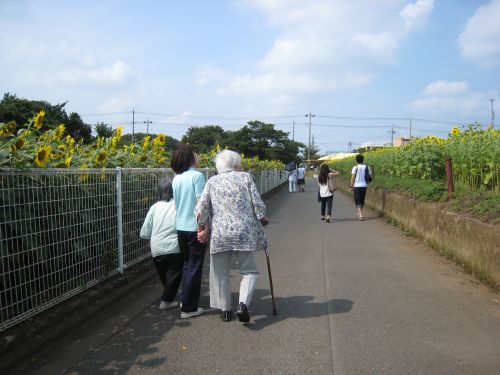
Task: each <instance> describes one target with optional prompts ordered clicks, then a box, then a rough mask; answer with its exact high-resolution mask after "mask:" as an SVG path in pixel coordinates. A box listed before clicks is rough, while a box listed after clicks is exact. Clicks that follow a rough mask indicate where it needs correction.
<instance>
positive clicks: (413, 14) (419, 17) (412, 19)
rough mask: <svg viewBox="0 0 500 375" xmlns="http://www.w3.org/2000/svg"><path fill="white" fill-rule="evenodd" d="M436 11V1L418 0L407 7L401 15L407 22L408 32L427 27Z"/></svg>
mask: <svg viewBox="0 0 500 375" xmlns="http://www.w3.org/2000/svg"><path fill="white" fill-rule="evenodd" d="M433 9H434V0H417V2H415V3H411V4H408V5H406V6H405V7H404V8H403V10H402V11H401V12H400V13H399V15H400V16H401V18H403V20H404V22H405V27H406V29H407V30H413V29H419V28H422V27H424V26H425V24H426V23H427V20H428V19H429V16H430V15H431V13H432V10H433Z"/></svg>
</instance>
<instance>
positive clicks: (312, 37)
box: [0, 0, 500, 152]
mask: <svg viewBox="0 0 500 375" xmlns="http://www.w3.org/2000/svg"><path fill="white" fill-rule="evenodd" d="M498 20H500V0H490V1H480V0H410V1H405V0H373V1H369V0H363V1H362V0H351V1H344V0H337V1H336V0H233V1H222V0H221V1H183V2H174V1H142V2H137V1H131V0H130V1H118V0H102V1H97V0H94V1H93V0H87V1H50V0H45V1H42V0H2V1H1V2H0V31H1V33H0V48H1V50H2V51H3V52H2V54H1V56H0V91H1V92H2V93H4V92H11V93H16V94H17V95H18V96H20V97H25V98H29V99H44V100H48V101H49V102H51V103H60V102H65V101H67V102H68V104H67V106H66V107H67V109H68V110H69V111H76V112H78V113H80V114H82V115H83V118H84V120H85V121H87V122H88V123H95V122H97V121H103V122H107V123H109V124H111V125H113V126H118V124H123V125H124V126H125V131H126V132H127V131H130V130H131V124H130V123H131V121H132V114H131V111H132V108H135V110H136V111H137V112H138V113H137V114H136V116H135V120H136V121H137V124H136V131H143V130H144V128H145V125H144V121H145V120H147V119H148V118H149V119H150V120H151V121H153V124H152V126H151V127H152V129H151V130H152V131H153V132H160V131H162V132H164V133H166V134H167V135H171V136H174V137H176V138H181V137H182V135H183V134H184V132H185V130H186V129H187V127H188V126H195V125H205V124H219V125H221V126H223V127H225V128H226V129H228V130H235V129H237V128H238V127H241V126H242V125H244V124H245V123H246V121H249V120H253V119H261V120H262V121H266V122H271V123H275V124H276V126H277V127H278V128H280V129H283V130H285V131H287V132H290V133H291V132H292V123H293V122H294V121H295V122H296V124H295V139H296V140H299V141H302V142H304V143H307V142H308V119H307V118H305V117H304V115H305V114H306V113H309V112H312V113H314V114H315V115H316V117H314V118H313V121H312V134H313V136H314V139H315V142H316V143H317V144H318V145H319V146H320V148H321V150H322V151H323V152H326V151H335V150H338V151H341V150H345V149H346V148H347V147H348V146H347V144H348V142H352V143H353V144H354V145H355V146H356V145H361V144H365V143H370V142H373V143H383V142H388V141H389V140H390V133H389V131H390V127H391V126H394V127H395V131H396V136H400V135H408V134H409V124H410V121H409V120H407V118H410V117H411V118H414V120H412V133H413V134H414V135H426V134H435V135H439V136H446V135H447V133H448V131H449V129H450V128H451V127H452V126H453V125H452V124H454V123H459V124H464V123H470V122H476V121H478V122H480V123H482V124H487V123H489V121H490V102H489V101H488V94H489V92H491V91H493V92H497V93H499V92H500V21H498ZM498 103H499V102H498V101H497V102H496V107H498V105H499V104H498ZM417 119H418V120H417ZM421 120H426V121H421ZM498 121H500V120H497V121H496V122H497V123H498Z"/></svg>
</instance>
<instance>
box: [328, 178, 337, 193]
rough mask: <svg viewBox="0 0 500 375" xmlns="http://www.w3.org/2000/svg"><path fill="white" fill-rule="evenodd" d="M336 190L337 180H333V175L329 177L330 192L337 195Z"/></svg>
mask: <svg viewBox="0 0 500 375" xmlns="http://www.w3.org/2000/svg"><path fill="white" fill-rule="evenodd" d="M335 190H337V188H336V186H335V179H334V178H333V175H331V174H329V175H328V191H329V192H330V193H332V194H333V193H335Z"/></svg>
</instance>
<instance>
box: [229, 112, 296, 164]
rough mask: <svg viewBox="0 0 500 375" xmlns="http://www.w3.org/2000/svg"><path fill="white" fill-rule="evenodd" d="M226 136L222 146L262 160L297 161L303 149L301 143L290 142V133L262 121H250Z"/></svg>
mask: <svg viewBox="0 0 500 375" xmlns="http://www.w3.org/2000/svg"><path fill="white" fill-rule="evenodd" d="M226 134H227V135H226V137H225V140H224V142H223V144H222V146H227V147H228V148H230V149H233V150H235V151H238V152H241V153H243V154H245V156H249V157H253V156H258V157H259V158H260V159H262V160H280V161H282V162H284V163H288V162H291V161H296V160H297V159H298V153H299V150H300V147H303V145H302V144H301V143H299V142H295V141H292V140H290V139H289V138H288V135H289V133H287V132H284V131H282V130H278V129H275V128H274V125H273V124H266V123H264V122H261V121H249V122H248V124H247V125H245V126H244V127H242V128H241V129H239V130H237V131H234V132H227V133H226Z"/></svg>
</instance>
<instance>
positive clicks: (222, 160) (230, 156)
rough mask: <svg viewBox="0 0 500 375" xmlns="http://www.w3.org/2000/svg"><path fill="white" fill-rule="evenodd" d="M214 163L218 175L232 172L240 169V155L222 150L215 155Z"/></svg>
mask: <svg viewBox="0 0 500 375" xmlns="http://www.w3.org/2000/svg"><path fill="white" fill-rule="evenodd" d="M214 161H215V168H217V172H219V173H223V172H229V171H234V170H235V168H237V167H241V156H240V154H238V153H237V152H234V151H231V150H222V151H221V152H219V153H218V154H217V155H215V158H214Z"/></svg>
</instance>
